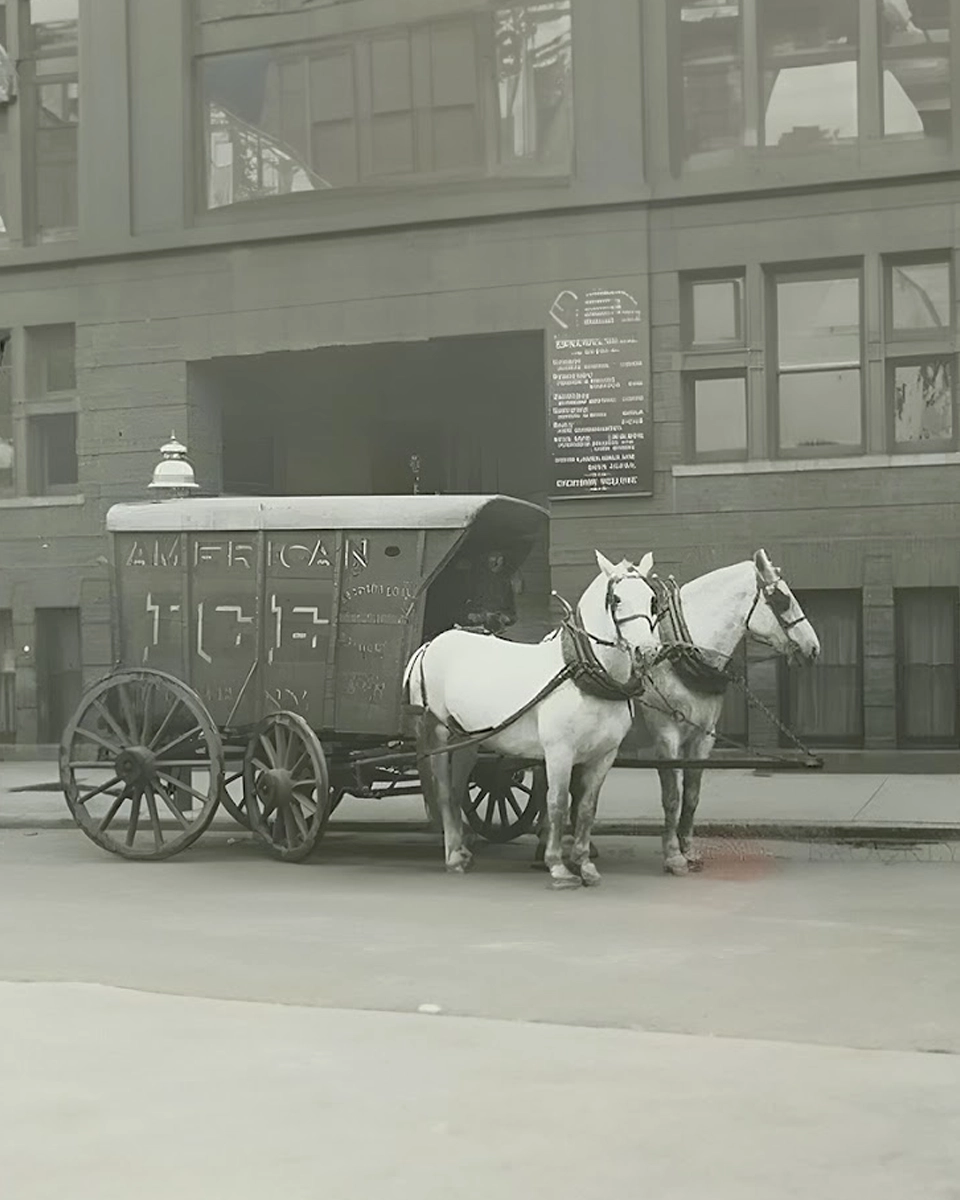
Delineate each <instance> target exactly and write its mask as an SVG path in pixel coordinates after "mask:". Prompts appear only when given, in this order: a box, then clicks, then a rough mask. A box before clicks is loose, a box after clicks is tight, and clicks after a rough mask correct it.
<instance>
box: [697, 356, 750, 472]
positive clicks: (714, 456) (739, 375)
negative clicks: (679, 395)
mask: <svg viewBox="0 0 960 1200" xmlns="http://www.w3.org/2000/svg"><path fill="white" fill-rule="evenodd" d="M711 379H742V380H743V415H744V445H743V450H742V451H730V450H697V404H696V394H697V384H698V383H700V382H701V381H703V380H711ZM683 393H684V395H683V405H684V421H683V429H684V440H685V459H686V461H687V462H691V463H709V462H714V463H717V462H746V461H747V459H748V457H749V454H750V395H749V376H748V372H747V369H746V367H714V368H712V369H711V368H704V369H700V370H696V369H694V370H690V371H684V373H683Z"/></svg>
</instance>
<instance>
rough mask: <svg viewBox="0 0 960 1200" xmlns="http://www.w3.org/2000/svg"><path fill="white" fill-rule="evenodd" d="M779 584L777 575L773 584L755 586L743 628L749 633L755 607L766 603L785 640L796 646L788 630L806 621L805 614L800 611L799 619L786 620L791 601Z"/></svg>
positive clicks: (779, 580)
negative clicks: (762, 602) (755, 589)
mask: <svg viewBox="0 0 960 1200" xmlns="http://www.w3.org/2000/svg"><path fill="white" fill-rule="evenodd" d="M780 584H781V579H780V576H779V575H777V577H776V579H775V580H774V581H773V583H767V584H761V583H758V584H757V593H756V595H755V596H754V598H753V604H751V605H750V611H749V612H748V613H747V620H746V623H745V626H744V627H745V629H747V630H748V631H750V621H751V620H752V618H753V614H754V613H755V612H756V610H757V605H758V604H759V603H760V601H761V600H763V601H764V602H765V603H766V605H767V608H769V609H770V611H771V612H772V613H773V616H774V619H775V620H776V622H777V624H778V625H779V626H780V628H781V629H782V630H783V632H784V634H785V635H786V638H787V640H788V641H789V642H791V643H792V644H793V645H796V642H795V641H794V639H793V638H792V637H790V630H791V629H795V628H796V627H797V626H798V625H802V624H803V623H804V621H806V619H807V617H806V614H805V613H804V612H803V611H802V610H801V612H800V616H799V617H795V618H794V620H792V621H788V620H787V618H786V614H787V613H788V612H789V611H790V605H791V603H792V601H791V598H790V596H788V595H787V593H786V592H784V591H782V590H781V587H780ZM756 636H757V635H756V634H754V637H756ZM761 640H763V639H761Z"/></svg>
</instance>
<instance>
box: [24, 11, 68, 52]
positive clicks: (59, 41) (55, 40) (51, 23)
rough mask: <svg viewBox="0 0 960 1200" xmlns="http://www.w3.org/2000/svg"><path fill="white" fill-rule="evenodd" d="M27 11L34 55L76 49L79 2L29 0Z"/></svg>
mask: <svg viewBox="0 0 960 1200" xmlns="http://www.w3.org/2000/svg"><path fill="white" fill-rule="evenodd" d="M29 11H30V34H31V43H32V48H33V50H34V52H35V53H38V54H47V53H49V52H50V51H52V50H56V49H61V48H63V49H68V50H69V49H73V48H75V47H76V44H77V28H78V18H79V16H80V0H30V9H29Z"/></svg>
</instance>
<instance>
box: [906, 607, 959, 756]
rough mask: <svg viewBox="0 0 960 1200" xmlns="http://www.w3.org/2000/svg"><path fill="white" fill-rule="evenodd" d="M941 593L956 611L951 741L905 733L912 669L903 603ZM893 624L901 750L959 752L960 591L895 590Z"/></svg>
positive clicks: (953, 622) (954, 620) (946, 738)
mask: <svg viewBox="0 0 960 1200" xmlns="http://www.w3.org/2000/svg"><path fill="white" fill-rule="evenodd" d="M929 592H939V593H944V594H949V596H950V601H951V606H952V609H953V621H952V629H953V693H954V706H953V723H954V728H953V733H952V734H951V735H949V736H948V737H940V736H937V735H932V736H929V737H917V736H911V735H909V734H907V733H906V732H905V724H906V722H905V719H904V718H905V714H906V709H905V704H906V696H905V691H906V689H905V687H904V684H903V678H904V674H905V672H906V669H907V667H908V666H909V665H910V664H909V663H907V662H906V661H905V649H906V647H905V642H906V620H905V613H904V609H903V607H902V605H901V603H900V600H901V598H902V597H903V596H904V595H905V594H906V595H909V594H916V593H929ZM893 622H894V675H895V699H894V708H895V713H896V731H897V734H896V737H897V748H898V749H902V750H911V749H928V750H955V749H956V748H957V747H958V745H960V588H956V587H931V588H914V587H910V588H895V589H894V592H893Z"/></svg>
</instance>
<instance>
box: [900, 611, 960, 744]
mask: <svg viewBox="0 0 960 1200" xmlns="http://www.w3.org/2000/svg"><path fill="white" fill-rule="evenodd" d="M894 611H895V615H896V630H897V741H898V744H899V745H901V746H917V745H923V746H956V744H957V740H958V733H960V731H958V712H957V685H958V679H957V658H958V655H957V628H958V626H957V621H958V606H957V590H956V588H905V589H902V590H898V591H897V592H895V594H894Z"/></svg>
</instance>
